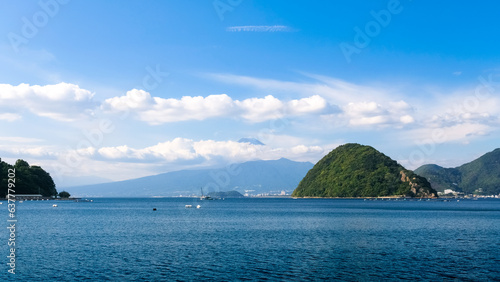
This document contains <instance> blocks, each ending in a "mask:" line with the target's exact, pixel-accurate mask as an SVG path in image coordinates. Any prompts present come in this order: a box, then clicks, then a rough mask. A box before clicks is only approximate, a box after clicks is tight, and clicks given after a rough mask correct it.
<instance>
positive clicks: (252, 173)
mask: <svg viewBox="0 0 500 282" xmlns="http://www.w3.org/2000/svg"><path fill="white" fill-rule="evenodd" d="M312 167H313V164H312V163H310V162H295V161H291V160H288V159H284V158H282V159H279V160H272V161H250V162H245V163H240V164H233V165H230V166H228V167H226V168H220V169H202V170H181V171H175V172H168V173H163V174H158V175H153V176H147V177H142V178H137V179H131V180H125V181H118V182H110V183H103V184H94V185H85V186H76V187H68V188H66V189H65V190H66V191H68V192H69V193H71V195H72V196H76V197H151V196H179V195H193V194H196V195H199V194H201V191H200V189H201V188H203V190H204V193H205V194H208V193H210V192H219V191H230V190H235V191H238V192H240V193H242V194H244V193H245V191H248V190H252V191H251V193H252V194H259V193H269V192H270V191H275V192H279V191H282V190H286V191H290V192H291V191H293V189H295V188H296V187H297V185H298V184H299V182H300V180H301V179H302V178H303V177H304V176H305V175H306V173H307V172H308V171H309V169H311V168H312Z"/></svg>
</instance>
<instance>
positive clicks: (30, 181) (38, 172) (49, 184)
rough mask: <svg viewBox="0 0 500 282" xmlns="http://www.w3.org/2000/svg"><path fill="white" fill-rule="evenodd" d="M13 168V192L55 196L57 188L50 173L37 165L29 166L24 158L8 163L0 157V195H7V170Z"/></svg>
mask: <svg viewBox="0 0 500 282" xmlns="http://www.w3.org/2000/svg"><path fill="white" fill-rule="evenodd" d="M9 169H15V170H16V172H15V187H14V191H15V194H42V195H43V196H45V197H50V196H56V195H57V190H56V185H55V184H54V181H53V180H52V177H51V176H50V174H48V173H47V172H46V171H45V170H43V169H42V168H41V167H39V166H35V165H33V166H30V165H29V164H28V163H27V162H26V161H24V160H17V161H16V163H15V164H14V165H10V164H8V163H6V162H3V161H1V159H0V183H1V188H0V197H2V198H5V196H6V195H7V187H8V185H7V184H8V183H7V181H8V180H7V179H8V170H9Z"/></svg>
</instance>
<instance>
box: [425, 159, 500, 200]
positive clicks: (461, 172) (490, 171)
mask: <svg viewBox="0 0 500 282" xmlns="http://www.w3.org/2000/svg"><path fill="white" fill-rule="evenodd" d="M415 173H417V174H418V175H420V176H423V177H425V178H426V179H427V180H428V181H429V182H430V183H431V184H432V186H433V187H434V188H436V190H438V191H440V192H443V191H444V190H445V189H452V190H455V191H458V192H464V193H467V194H469V193H478V194H486V195H492V194H500V149H496V150H494V151H492V152H489V153H486V154H484V155H483V156H481V157H479V158H478V159H476V160H474V161H472V162H470V163H466V164H464V165H462V166H459V167H456V168H443V167H441V166H438V165H435V164H431V165H423V166H421V167H419V168H418V169H416V170H415Z"/></svg>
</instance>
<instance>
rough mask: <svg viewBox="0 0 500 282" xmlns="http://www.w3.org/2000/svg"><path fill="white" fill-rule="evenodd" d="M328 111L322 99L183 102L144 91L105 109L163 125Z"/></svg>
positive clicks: (131, 93)
mask: <svg viewBox="0 0 500 282" xmlns="http://www.w3.org/2000/svg"><path fill="white" fill-rule="evenodd" d="M327 107H328V103H327V102H326V100H325V99H323V98H322V97H320V96H319V95H313V96H311V97H307V98H302V99H299V100H291V101H288V102H284V101H281V100H279V99H278V98H275V97H274V96H272V95H267V96H265V97H264V98H248V99H245V100H241V101H240V100H233V99H232V98H231V97H229V96H228V95H226V94H219V95H209V96H207V97H201V96H196V97H191V96H184V97H182V98H181V99H173V98H169V99H165V98H160V97H152V96H151V95H150V94H149V93H148V92H145V91H143V90H137V89H134V90H131V91H128V92H127V94H126V95H125V96H121V97H113V98H110V99H107V100H105V101H104V103H103V104H102V106H101V108H102V109H103V110H104V111H107V112H120V111H125V112H128V111H130V112H132V113H134V114H135V115H136V116H137V118H138V119H139V120H142V121H145V122H148V123H150V124H163V123H168V122H178V121H187V120H205V119H208V118H215V117H233V118H242V119H244V120H246V121H249V122H253V123H255V122H262V121H266V120H273V119H279V118H282V117H284V116H285V115H303V114H309V113H316V112H321V111H322V110H324V109H326V108H327Z"/></svg>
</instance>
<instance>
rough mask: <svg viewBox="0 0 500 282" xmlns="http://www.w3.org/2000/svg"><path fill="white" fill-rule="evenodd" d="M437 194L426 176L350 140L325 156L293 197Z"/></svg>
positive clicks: (302, 182) (416, 195)
mask: <svg viewBox="0 0 500 282" xmlns="http://www.w3.org/2000/svg"><path fill="white" fill-rule="evenodd" d="M384 196H405V197H428V198H429V197H436V196H437V192H436V191H435V190H434V189H433V188H432V187H431V184H430V183H429V182H428V181H427V179H425V178H424V177H421V176H418V175H417V174H415V173H414V172H412V171H411V170H407V169H405V168H404V167H403V166H401V165H400V164H398V163H397V162H396V161H395V160H392V159H391V158H389V157H388V156H386V155H384V154H382V153H381V152H379V151H377V150H375V149H374V148H373V147H370V146H364V145H360V144H355V143H349V144H345V145H342V146H339V147H337V148H336V149H334V150H333V151H331V152H330V153H329V154H327V155H326V156H325V157H323V158H322V159H321V160H320V161H319V162H318V163H317V164H316V165H315V166H314V167H313V168H312V169H311V170H310V171H309V172H308V173H307V175H306V176H305V177H304V179H302V181H301V182H300V183H299V185H298V187H297V188H296V189H295V191H293V193H292V197H384Z"/></svg>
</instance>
